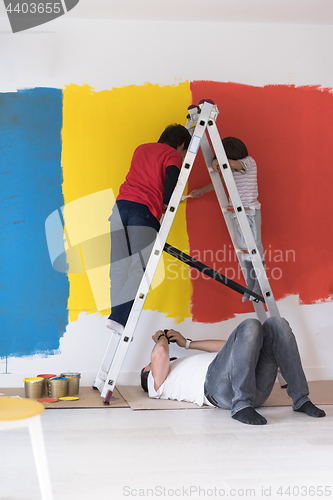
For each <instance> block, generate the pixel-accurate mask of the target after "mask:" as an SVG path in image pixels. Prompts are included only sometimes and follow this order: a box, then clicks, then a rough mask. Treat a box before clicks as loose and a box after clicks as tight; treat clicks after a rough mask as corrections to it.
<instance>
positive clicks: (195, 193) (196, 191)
mask: <svg viewBox="0 0 333 500" xmlns="http://www.w3.org/2000/svg"><path fill="white" fill-rule="evenodd" d="M213 189H214V186H213V184H212V183H210V184H207V186H204V187H202V188H199V189H193V191H191V192H190V196H191V197H192V198H200V196H202V195H203V194H205V193H209V192H210V191H213Z"/></svg>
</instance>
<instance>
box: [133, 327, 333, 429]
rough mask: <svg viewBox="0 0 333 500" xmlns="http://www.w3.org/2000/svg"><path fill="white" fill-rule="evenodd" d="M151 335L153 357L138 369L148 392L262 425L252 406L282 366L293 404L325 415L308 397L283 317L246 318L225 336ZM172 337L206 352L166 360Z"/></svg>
mask: <svg viewBox="0 0 333 500" xmlns="http://www.w3.org/2000/svg"><path fill="white" fill-rule="evenodd" d="M152 338H153V340H154V342H155V346H154V349H153V350H152V353H151V362H150V363H149V364H148V365H147V366H145V367H144V368H142V371H141V386H142V388H143V390H145V391H146V392H148V394H149V397H151V398H160V399H175V400H178V401H189V402H192V403H196V404H197V405H199V406H202V405H203V404H208V405H210V406H216V407H219V408H224V409H229V410H231V417H232V418H233V419H235V420H238V421H239V422H242V423H244V424H251V425H264V424H266V423H267V420H266V419H265V418H264V417H263V416H262V415H260V414H259V413H258V412H257V411H256V410H255V408H257V407H259V406H261V405H262V404H263V403H264V402H265V401H266V400H267V399H268V397H269V395H270V394H271V392H272V389H273V386H274V383H275V380H276V376H277V371H278V368H280V371H281V375H282V376H283V378H284V379H285V381H286V382H287V384H288V385H287V393H288V395H289V396H290V398H291V399H292V401H293V404H292V408H293V410H294V411H296V412H301V413H305V414H307V415H309V416H310V417H324V416H325V412H324V411H323V410H321V409H320V408H317V407H316V406H315V405H314V404H313V403H312V402H311V401H310V399H309V397H308V395H309V388H308V384H307V381H306V378H305V374H304V371H303V368H302V363H301V359H300V355H299V351H298V347H297V343H296V339H295V336H294V334H293V332H292V330H291V328H290V326H289V323H288V322H287V321H286V320H285V319H283V318H268V319H267V320H266V321H265V322H264V324H263V325H262V324H261V323H260V322H259V321H258V320H256V319H246V320H245V321H243V322H242V323H241V324H240V325H239V326H238V327H237V328H236V329H235V330H234V331H233V332H232V333H231V335H230V337H229V338H228V340H227V341H225V340H194V341H191V340H190V339H185V338H184V337H183V336H182V335H181V334H180V333H179V332H177V331H175V330H168V331H167V333H165V332H163V331H162V330H158V331H157V332H156V333H155V334H154V335H153V337H152ZM170 341H172V342H176V344H177V345H178V346H179V347H184V348H185V349H191V350H192V349H195V350H199V351H205V352H204V353H198V354H194V355H193V356H187V357H184V358H179V359H176V360H174V361H171V362H170V360H169V343H170Z"/></svg>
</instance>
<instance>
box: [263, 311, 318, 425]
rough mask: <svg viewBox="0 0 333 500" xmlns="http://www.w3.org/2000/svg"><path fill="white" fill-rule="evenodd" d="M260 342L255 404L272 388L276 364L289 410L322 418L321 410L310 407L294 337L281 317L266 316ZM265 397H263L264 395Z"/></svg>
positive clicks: (307, 390) (306, 385)
mask: <svg viewBox="0 0 333 500" xmlns="http://www.w3.org/2000/svg"><path fill="white" fill-rule="evenodd" d="M263 328H264V332H265V337H264V343H263V347H262V349H261V353H260V357H259V360H258V364H257V368H256V378H257V395H256V400H255V404H262V403H263V402H264V401H263V398H265V397H266V395H267V392H268V391H269V392H270V391H271V389H272V388H273V385H274V382H275V377H276V374H277V369H278V367H279V368H280V371H281V375H282V376H283V378H284V379H285V381H286V382H287V384H288V385H287V393H288V395H289V397H290V398H291V399H292V401H293V405H292V407H293V410H294V411H300V412H304V413H307V414H308V415H310V416H314V417H322V416H325V412H323V411H322V410H320V409H319V408H317V407H316V406H314V405H313V404H312V403H311V401H310V399H309V397H308V395H309V388H308V384H307V381H306V378H305V374H304V371H303V367H302V363H301V358H300V355H299V351H298V347H297V343H296V339H295V336H294V334H293V332H292V330H291V328H290V326H289V323H288V322H287V321H286V320H285V319H283V318H268V319H267V320H266V321H265V323H264V325H263ZM266 399H267V398H266Z"/></svg>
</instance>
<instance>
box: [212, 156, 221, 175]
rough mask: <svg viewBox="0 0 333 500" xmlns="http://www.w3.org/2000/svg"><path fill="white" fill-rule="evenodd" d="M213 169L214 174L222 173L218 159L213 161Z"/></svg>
mask: <svg viewBox="0 0 333 500" xmlns="http://www.w3.org/2000/svg"><path fill="white" fill-rule="evenodd" d="M212 169H213V170H214V172H220V165H219V162H218V161H217V158H214V160H212Z"/></svg>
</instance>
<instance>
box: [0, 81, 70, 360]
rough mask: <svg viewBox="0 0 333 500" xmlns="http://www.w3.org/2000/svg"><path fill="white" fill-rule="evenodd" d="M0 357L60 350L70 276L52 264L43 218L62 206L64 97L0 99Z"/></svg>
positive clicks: (47, 92) (44, 92)
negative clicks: (53, 267) (0, 333)
mask: <svg viewBox="0 0 333 500" xmlns="http://www.w3.org/2000/svg"><path fill="white" fill-rule="evenodd" d="M0 108H1V113H0V130H1V134H0V136H1V139H0V141H1V144H0V156H1V173H2V174H3V175H2V179H1V196H0V200H1V201H0V209H1V217H0V220H1V226H0V241H1V259H0V273H1V287H0V315H1V331H2V335H1V341H0V357H5V356H13V355H15V356H23V355H30V354H34V353H36V352H43V353H47V352H49V351H53V350H55V349H57V348H58V347H59V335H61V334H62V333H63V332H64V331H65V328H66V324H67V321H68V313H67V297H68V279H67V276H66V275H63V274H59V273H56V272H55V271H54V270H53V269H52V267H51V266H50V258H49V255H48V250H47V246H46V240H45V219H46V218H47V217H48V215H49V213H50V212H52V211H53V210H55V209H56V208H58V207H59V206H61V205H62V204H63V196H62V192H61V182H62V172H61V164H60V158H61V127H62V92H61V90H56V89H43V88H37V89H32V90H26V91H21V92H17V93H7V94H0Z"/></svg>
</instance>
